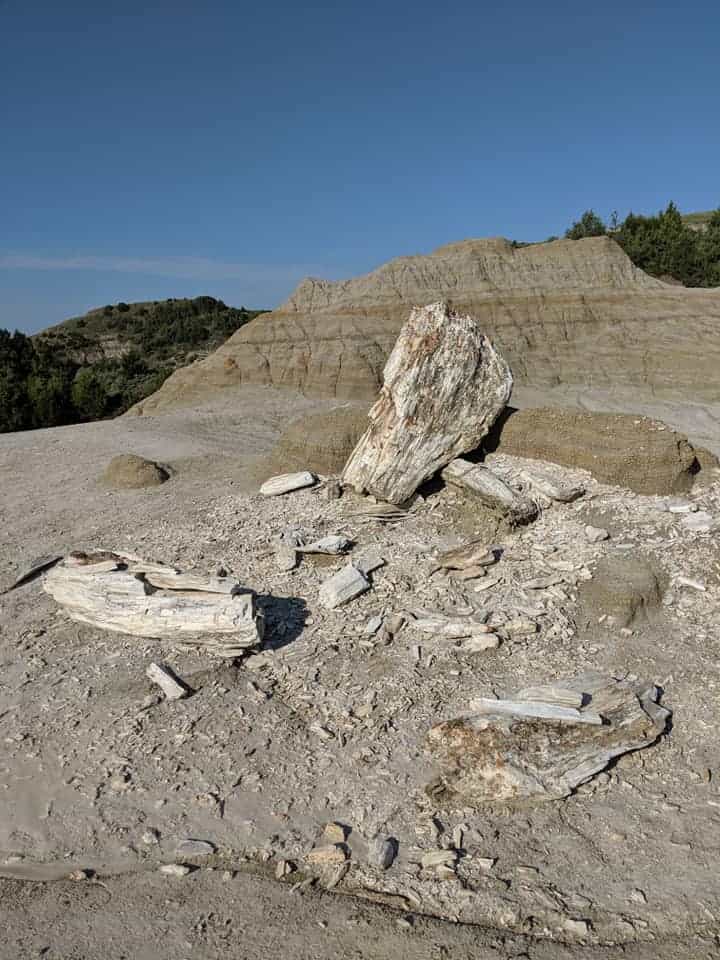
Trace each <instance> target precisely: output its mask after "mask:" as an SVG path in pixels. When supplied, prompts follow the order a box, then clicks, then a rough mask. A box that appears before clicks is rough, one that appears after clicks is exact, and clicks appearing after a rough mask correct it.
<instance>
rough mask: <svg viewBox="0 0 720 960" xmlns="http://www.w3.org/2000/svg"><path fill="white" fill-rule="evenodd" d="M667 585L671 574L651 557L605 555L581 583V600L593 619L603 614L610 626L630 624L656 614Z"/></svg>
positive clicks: (589, 617) (590, 619)
mask: <svg viewBox="0 0 720 960" xmlns="http://www.w3.org/2000/svg"><path fill="white" fill-rule="evenodd" d="M666 587H667V577H666V576H665V574H664V573H663V571H662V570H660V569H659V567H657V565H655V564H653V563H651V562H650V560H648V558H647V557H644V556H642V555H640V554H635V555H633V556H627V557H620V556H617V555H615V556H605V557H603V558H602V559H601V560H600V562H599V563H598V565H597V566H596V568H595V570H594V571H593V578H592V580H588V581H587V582H585V583H582V584H581V585H580V603H581V606H582V609H583V611H584V613H585V616H586V618H587V619H588V620H589V621H590V622H591V623H597V621H598V620H599V619H600V618H601V617H603V618H605V619H604V622H605V623H606V625H607V626H614V627H628V626H630V625H631V624H633V623H635V622H638V621H639V622H643V621H646V620H648V619H649V618H651V617H652V614H653V613H654V612H655V611H657V609H658V607H659V606H660V604H661V602H662V598H663V594H664V592H665V589H666Z"/></svg>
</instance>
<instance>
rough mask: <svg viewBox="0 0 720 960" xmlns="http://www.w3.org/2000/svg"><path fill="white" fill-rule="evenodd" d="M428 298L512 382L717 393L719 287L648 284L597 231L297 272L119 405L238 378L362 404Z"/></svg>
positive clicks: (649, 396) (478, 243)
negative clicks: (471, 330)
mask: <svg viewBox="0 0 720 960" xmlns="http://www.w3.org/2000/svg"><path fill="white" fill-rule="evenodd" d="M440 300H442V301H446V302H447V303H448V304H449V305H450V306H451V307H452V308H453V309H454V310H456V311H457V312H460V313H468V314H470V315H472V316H473V317H474V318H475V319H477V320H478V322H479V323H480V324H481V325H482V329H483V332H484V333H485V334H486V335H487V336H489V337H490V338H491V340H492V341H493V343H494V345H495V346H496V347H497V349H498V350H499V351H500V352H501V353H502V355H503V356H504V357H505V358H506V359H507V361H508V363H509V365H510V368H511V369H512V371H513V375H514V377H515V382H516V384H520V385H523V384H526V385H528V384H529V385H532V386H535V387H540V388H543V389H546V388H554V387H557V386H558V385H560V384H563V385H571V386H572V385H578V386H581V387H582V388H584V389H585V388H592V389H608V388H614V389H620V388H625V389H626V390H628V391H630V390H631V391H632V397H633V398H634V399H635V400H636V401H637V400H640V399H643V398H644V399H646V400H652V401H653V402H657V401H659V400H663V399H664V400H672V401H677V400H688V399H693V400H695V401H696V402H698V403H700V402H706V403H707V402H716V401H718V400H720V385H719V383H718V378H717V370H718V367H719V366H720V337H718V336H717V332H718V329H719V328H720V290H702V289H686V288H684V287H678V286H675V285H669V284H666V283H663V282H662V281H660V280H656V279H653V278H652V277H649V276H647V274H645V273H643V272H642V271H641V270H639V269H637V268H636V267H635V266H634V265H633V264H632V262H631V261H630V260H629V258H628V257H627V256H626V255H625V253H623V251H622V250H621V249H620V247H619V246H618V245H617V244H616V243H615V242H614V241H613V240H611V239H610V238H608V237H595V238H591V239H587V240H578V241H573V240H557V241H555V242H552V243H541V244H533V245H531V246H527V247H521V248H515V247H513V245H512V244H510V243H509V242H508V241H506V240H498V239H494V240H467V241H464V242H462V243H455V244H451V245H449V246H446V247H441V248H440V249H439V250H436V251H435V252H434V253H432V254H429V255H425V256H414V257H401V258H399V259H397V260H393V261H391V262H390V263H387V264H385V265H384V266H381V267H379V268H378V269H377V270H374V271H373V272H372V273H369V274H367V275H366V276H362V277H357V278H355V279H353V280H347V281H341V282H336V283H330V282H327V281H323V280H312V279H308V280H304V281H303V282H302V283H301V284H300V285H299V287H298V288H297V290H296V291H295V293H294V294H293V295H292V296H291V297H290V299H289V300H288V301H287V302H286V303H284V304H283V305H282V306H281V307H280V308H279V309H277V310H275V311H273V312H272V313H268V314H264V315H263V316H261V317H258V318H257V319H256V320H253V321H252V322H250V323H248V324H247V325H246V326H244V327H243V328H242V329H241V330H239V331H238V332H237V333H236V334H234V335H233V336H232V337H231V338H230V339H229V340H228V341H227V343H225V344H224V345H223V346H222V347H220V349H219V350H217V351H216V352H215V353H213V354H211V355H210V356H209V357H207V358H206V359H205V360H202V361H199V362H197V363H195V364H192V365H191V366H189V367H185V368H183V369H181V370H178V371H177V372H176V373H174V374H173V375H172V376H171V377H169V378H168V380H167V381H166V382H165V383H164V384H163V386H162V387H161V388H160V390H159V391H158V392H157V393H155V394H153V396H151V397H148V398H147V399H146V400H144V401H142V403H140V404H138V405H137V406H136V407H135V408H133V413H135V414H154V413H159V412H163V411H166V410H169V409H173V408H174V407H177V406H180V405H188V404H196V403H198V402H199V401H202V400H204V399H206V398H208V397H210V396H212V395H214V394H217V393H219V392H222V391H224V390H227V389H229V388H230V389H232V388H237V387H238V386H240V385H243V384H249V383H253V384H258V383H260V384H266V385H273V386H275V387H290V388H294V389H299V390H301V391H303V392H304V393H306V394H307V395H309V396H319V397H338V398H342V399H347V400H350V401H352V402H355V403H357V402H359V401H365V402H368V405H369V402H370V401H372V400H374V399H375V396H376V394H377V392H378V389H379V387H380V384H381V382H382V371H383V367H384V364H385V360H386V359H387V356H388V354H389V352H390V350H391V349H392V347H393V345H394V343H395V340H396V338H397V334H398V332H399V330H400V328H401V326H402V325H403V324H404V323H405V322H406V321H407V319H408V317H409V315H410V310H411V308H412V307H414V306H424V305H426V304H429V303H434V302H437V301H440Z"/></svg>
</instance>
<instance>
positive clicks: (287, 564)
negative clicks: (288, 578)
mask: <svg viewBox="0 0 720 960" xmlns="http://www.w3.org/2000/svg"><path fill="white" fill-rule="evenodd" d="M275 565H276V566H277V568H278V570H280V572H281V573H288V572H289V571H290V570H294V569H295V567H296V566H297V565H298V552H297V550H294V549H293V548H292V547H276V548H275Z"/></svg>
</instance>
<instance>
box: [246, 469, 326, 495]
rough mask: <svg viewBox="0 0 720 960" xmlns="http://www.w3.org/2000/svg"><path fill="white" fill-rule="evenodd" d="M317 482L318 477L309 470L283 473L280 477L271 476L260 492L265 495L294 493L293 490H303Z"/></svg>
mask: <svg viewBox="0 0 720 960" xmlns="http://www.w3.org/2000/svg"><path fill="white" fill-rule="evenodd" d="M316 483H317V477H316V476H315V474H314V473H310V471H309V470H303V471H302V472H300V473H282V474H280V476H278V477H270V479H269V480H266V481H265V483H263V485H262V486H261V487H260V493H261V494H262V495H263V496H264V497H279V496H281V495H282V494H283V493H292V492H293V490H302V489H303V488H304V487H312V486H314V485H315V484H316Z"/></svg>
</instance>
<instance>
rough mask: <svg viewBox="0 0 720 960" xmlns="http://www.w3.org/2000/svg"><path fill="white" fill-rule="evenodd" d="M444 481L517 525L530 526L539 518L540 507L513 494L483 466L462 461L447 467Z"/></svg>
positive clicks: (515, 492)
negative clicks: (538, 510)
mask: <svg viewBox="0 0 720 960" xmlns="http://www.w3.org/2000/svg"><path fill="white" fill-rule="evenodd" d="M442 478H443V480H445V482H446V483H451V484H453V485H454V486H457V487H462V488H463V489H465V490H467V491H468V492H469V493H471V494H473V495H474V496H477V498H478V499H479V500H480V502H481V503H483V504H484V505H485V506H486V507H489V508H490V509H491V510H497V511H498V512H499V513H501V514H502V515H503V516H506V517H507V518H508V520H511V521H512V522H513V523H527V522H528V521H530V520H534V519H535V517H536V516H537V507H536V505H535V504H534V503H533V501H532V500H529V499H528V498H527V497H523V496H522V495H521V494H520V493H518V491H517V490H513V489H512V487H509V486H508V485H507V484H506V483H505V481H504V480H502V479H501V478H500V477H499V476H498V475H497V474H496V473H494V472H493V471H492V470H490V468H489V467H486V466H484V465H483V464H481V463H471V462H470V461H469V460H463V459H462V458H460V457H458V458H456V459H455V460H452V461H451V462H450V463H449V464H448V465H447V466H446V467H445V469H444V470H443V472H442Z"/></svg>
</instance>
